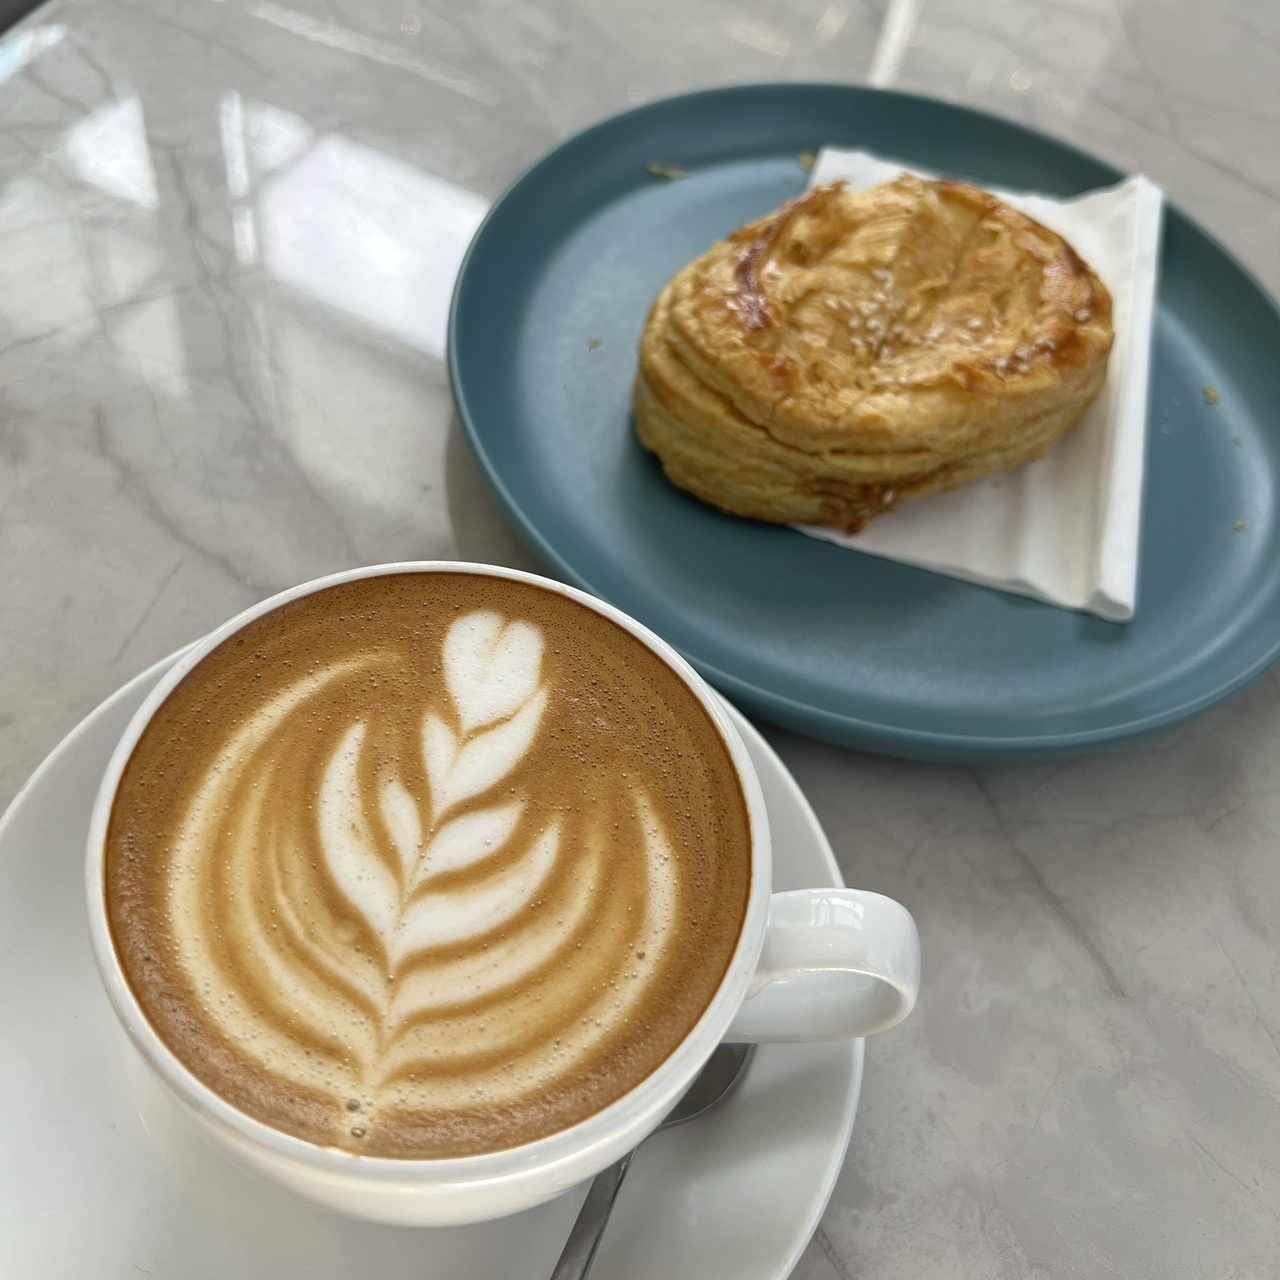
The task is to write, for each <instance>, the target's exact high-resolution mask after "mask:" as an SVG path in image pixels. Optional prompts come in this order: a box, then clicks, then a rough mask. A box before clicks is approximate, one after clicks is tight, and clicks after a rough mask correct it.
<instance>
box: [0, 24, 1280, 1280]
mask: <svg viewBox="0 0 1280 1280" xmlns="http://www.w3.org/2000/svg"><path fill="white" fill-rule="evenodd" d="M673 32H678V37H673ZM766 78H782V79H802V78H805V79H813V78H818V79H852V80H858V81H870V82H872V83H877V84H882V85H893V86H899V87H904V88H908V89H915V90H919V91H923V92H928V93H931V94H935V95H938V96H941V97H944V98H948V99H951V100H955V101H960V102H965V103H970V104H973V105H976V106H979V107H983V108H986V109H989V110H993V111H996V112H998V113H1000V114H1003V115H1005V116H1009V117H1012V118H1014V119H1017V120H1020V121H1024V122H1026V123H1028V124H1031V125H1034V126H1037V127H1039V128H1044V129H1047V130H1049V131H1050V132H1052V133H1055V134H1057V135H1060V136H1063V137H1066V138H1068V139H1071V140H1073V141H1075V142H1077V143H1080V144H1082V145H1084V146H1087V147H1089V148H1091V149H1093V150H1095V151H1098V152H1099V153H1101V154H1102V155H1104V156H1105V157H1106V158H1107V159H1109V160H1111V161H1112V162H1114V163H1115V164H1117V165H1119V166H1120V167H1122V168H1125V169H1141V170H1143V171H1145V172H1146V173H1148V174H1149V175H1150V176H1152V177H1153V178H1154V179H1155V180H1156V181H1157V182H1159V183H1160V184H1161V185H1162V186H1163V187H1164V188H1165V189H1166V191H1167V192H1168V193H1169V195H1170V197H1171V198H1172V199H1173V200H1175V201H1177V202H1178V203H1180V204H1183V205H1184V206H1186V207H1187V208H1188V209H1190V210H1191V211H1192V212H1193V214H1194V215H1195V216H1196V217H1197V218H1199V219H1200V220H1201V221H1203V222H1204V223H1205V224H1206V225H1207V226H1208V227H1209V228H1210V229H1211V230H1212V231H1214V232H1215V233H1216V234H1217V235H1219V236H1220V237H1221V238H1222V239H1223V240H1224V241H1225V242H1226V243H1227V244H1228V245H1229V246H1230V247H1231V248H1232V249H1233V250H1234V251H1235V252H1237V253H1238V254H1239V255H1240V256H1241V257H1242V258H1243V259H1244V261H1245V262H1246V263H1247V264H1248V265H1249V266H1250V267H1251V268H1252V269H1253V270H1254V271H1255V272H1256V273H1257V274H1258V275H1259V277H1260V278H1261V279H1262V280H1263V282H1264V283H1266V284H1267V285H1268V286H1269V287H1270V288H1272V289H1273V290H1280V237H1277V235H1276V234H1275V231H1276V226H1277V218H1278V217H1280V151H1277V149H1276V147H1275V146H1274V145H1273V142H1274V134H1275V132H1276V127H1277V124H1278V123H1280V92H1278V91H1277V88H1276V86H1277V84H1280V7H1277V6H1276V5H1274V4H1270V3H1267V2H1266V0H1226V2H1225V3H1223V4H1219V5H1202V6H1192V5H1187V4H1184V3H1181V2H1180V0H1063V2H1055V3H1050V2H1049V0H989V2H988V3H984V4H981V5H976V4H973V3H972V2H971V0H794V3H790V4H787V5H781V4H774V3H769V0H706V2H705V3H702V4H699V5H696V6H694V5H690V4H688V3H687V0H647V2H646V3H644V4H639V3H634V4H633V3H626V4H618V5H613V6H601V5H596V4H589V3H587V2H586V0H576V2H573V0H518V2H517V3H501V2H500V0H476V2H475V3H469V4H466V5H462V4H444V3H430V4H428V3H426V2H425V0H369V2H367V3H361V4H357V3H355V2H354V0H288V3H283V2H280V0H55V2H54V3H51V4H47V5H45V6H43V7H42V8H40V9H38V10H37V11H35V12H34V13H33V14H32V15H31V16H30V17H29V18H28V19H26V20H25V21H24V22H23V23H22V24H21V25H19V26H18V27H17V28H15V29H13V30H12V31H11V32H9V33H8V34H7V35H6V36H5V37H4V38H3V39H2V40H0V247H2V248H3V252H2V253H0V572H2V574H3V578H2V581H3V584H4V605H3V607H0V653H2V654H3V657H4V661H3V662H2V663H0V744H3V750H2V751H0V803H3V802H6V801H7V800H8V799H9V798H10V797H11V796H12V795H13V794H14V793H15V792H16V790H17V789H18V787H19V786H20V785H21V783H22V781H23V780H24V778H25V777H26V776H27V774H28V773H29V772H30V771H31V769H32V768H34V766H35V765H36V764H37V763H38V761H39V760H40V758H41V757H42V756H43V755H44V754H45V752H46V751H47V750H48V749H49V748H50V747H51V746H53V744H54V743H55V742H56V741H57V740H58V739H59V738H60V737H61V736H62V734H63V733H64V732H65V731H66V730H67V729H68V728H70V727H71V725H72V724H74V723H75V721H76V720H77V719H78V718H79V717H80V716H81V715H83V714H84V713H85V712H86V711H87V710H88V709H89V708H90V707H92V706H93V705H94V704H95V703H96V702H97V701H99V700H100V699H101V698H102V697H103V696H104V695H106V694H107V693H109V692H110V691H111V690H112V689H114V688H115V687H116V686H118V685H119V684H120V683H121V682H122V681H123V680H124V679H125V678H127V677H128V676H130V675H132V674H133V673H134V672H136V671H137V670H139V669H140V668H142V667H143V666H145V665H147V664H148V663H150V662H151V661H153V660H154V659H155V658H157V657H159V656H161V655H162V654H164V653H166V652H168V651H170V650H171V649H173V648H175V647H176V646H177V645H179V644H181V643H183V642H185V641H187V640H189V639H191V638H193V637H195V636H197V635H198V634H201V633H202V632H203V631H204V630H206V629H207V628H208V627H209V626H210V625H212V624H213V623H215V622H217V621H219V620H221V619H222V618H224V617H226V616H228V615H229V614H231V613H232V612H234V611H235V610H237V609H238V608H240V607H242V606H244V605H246V604H248V603H250V602H252V601H253V600H255V599H257V598H259V597H261V596H262V595H264V594H266V593H268V592H270V591H273V590H275V589H277V588H280V587H283V586H286V585H289V584H291V583H294V582H297V581H301V580H303V579H305V578H309V577H312V576H315V575H317V574H321V573H325V572H328V571H331V570H334V569H339V568H343V567H346V566H349V565H354V564H360V563H368V562H374V561H379V560H387V559H398V558H409V557H432V556H455V555H456V556H458V557H462V558H473V559H479V560H490V561H497V562H500V563H507V564H514V565H521V566H526V567H529V566H530V562H529V560H528V558H527V556H526V555H525V553H524V552H523V551H522V550H521V548H520V547H519V545H518V544H517V543H516V542H515V541H514V539H513V538H512V536H511V535H510V534H509V533H508V532H507V531H506V530H505V528H504V526H503V524H502V522H501V520H500V518H499V516H498V513H497V509H496V506H495V504H494V501H493V499H492V498H491V496H490V495H489V493H488V491H487V489H486V487H485V483H484V481H483V479H482V478H481V476H480V475H479V473H478V470H477V468H476V466H475V464H474V462H473V461H472V459H471V457H470V455H469V453H468V451H467V448H466V446H465V444H464V443H463V442H462V440H461V438H460V436H459V433H458V430H457V427H456V424H455V423H454V422H453V418H452V409H451V404H450V399H449V392H448V387H447V382H446V378H445V373H444V367H443V363H442V356H443V323H444V309H445V306H446V302H447V296H448V287H449V283H450V281H451V279H452V275H453V272H454V269H455V267H456V264H457V261H458V258H459V255H460V254H461V252H462V249H463V247H464V246H465V244H466V241H467V238H468V237H469V235H470V234H471V231H472V230H473V229H474V227H475V225H476V223H477V221H478V219H479V218H480V217H481V216H482V214H483V211H484V209H485V208H486V207H487V205H488V203H489V202H490V201H491V200H492V199H493V197H494V196H495V195H496V194H497V193H498V192H499V191H500V190H501V189H502V187H503V186H504V185H505V184H506V183H507V182H508V181H510V179H511V178H512V177H513V176H514V175H515V174H516V173H517V172H518V171H519V170H520V169H521V168H522V167H523V166H524V165H526V164H527V163H529V162H530V161H531V160H532V159H534V158H535V157H536V156H537V155H538V154H539V153H540V152H541V151H542V150H544V149H545V148H546V147H548V146H550V145H551V144H552V143H554V142H555V141H557V140H558V139H560V138H562V137H564V136H565V135H566V134H567V133H569V132H571V131H573V130H575V129H577V128H580V127H581V126H583V125H585V124H587V123H589V122H591V121H593V120H595V119H598V118H600V117H603V116H605V115H607V114H609V113H611V112H613V111H615V110H618V109H619V108H622V107H625V106H627V105H628V104H631V103H635V102H642V101H646V100H649V99H651V98H654V97H656V96H659V95H662V94H666V93H671V92H676V91H679V90H682V89H685V88H689V87H693V86H701V85H708V84H720V83H727V82H731V81H741V80H752V79H766ZM771 737H772V739H773V741H774V742H775V744H776V745H777V747H778V748H779V750H780V751H781V752H782V754H783V756H784V758H785V759H786V761H787V763H788V764H789V765H790V766H791V767H792V768H793V769H794V770H795V772H796V775H797V777H798V778H799V779H800V781H801V784H802V785H803V786H804V787H805V789H806V790H807V791H808V793H809V795H810V796H811V798H812V800H813V802H814V805H815V807H816V808H817V811H818V813H819V816H820V817H821V818H822V820H823V822H824V823H825V825H826V827H827V830H828V832H829V833H830V835H831V839H832V842H833V844H834V845H835V847H836V850H837V854H838V856H839V858H840V860H841V864H842V866H843V867H844V870H845V873H846V875H847V876H848V877H849V879H850V880H851V881H852V882H854V883H857V884H859V885H862V886H865V887H868V888H873V889H879V890H882V891H884V892H886V893H890V894H893V895H894V896H896V897H899V898H901V899H902V900H903V901H904V902H906V903H908V904H909V905H910V906H911V908H912V909H913V910H914V912H915V913H916V915H917V918H918V920H919V922H920V926H921V931H922V935H923V943H924V950H925V963H926V977H927V981H926V985H925V988H924V993H923V996H922V1001H921V1006H920V1009H919V1012H918V1013H917V1014H916V1016H915V1017H914V1018H913V1019H912V1020H911V1021H910V1022H909V1023H908V1024H907V1025H906V1026H904V1027H903V1028H901V1029H899V1030H898V1031H896V1032H894V1033H892V1034H890V1035H887V1036H885V1037H883V1038H882V1039H880V1040H878V1041H876V1042H875V1044H874V1045H873V1046H872V1048H871V1050H870V1052H869V1053H868V1058H867V1078H866V1086H865V1091H864V1095H863V1105H862V1110H861V1114H860V1118H859V1125H858V1130H857V1134H856V1137H855V1141H854V1145H853V1148H852V1150H851V1152H850V1154H849V1158H848V1161H847V1164H846V1166H845V1170H844V1173H843V1175H842V1177H841V1179H840V1181H839V1184H838V1185H837V1188H836V1191H835V1194H834V1196H833V1199H832V1201H831V1205H830V1207H829V1208H828V1210H827V1214H826V1217H825V1219H824V1223H823V1226H822V1229H821V1230H820V1232H819V1233H818V1235H817V1237H816V1238H815V1240H814V1242H813V1243H812V1245H811V1246H810V1248H809V1250H808V1251H807V1253H806V1254H805V1256H804V1259H803V1260H802V1262H801V1264H800V1267H799V1269H798V1271H797V1275H798V1276H799V1277H801V1280H833V1278H836V1280H851V1277H855V1276H856V1277H859V1280H879V1278H885V1280H888V1278H889V1277H894V1278H895V1280H896V1278H898V1277H903V1276H913V1277H930V1278H933V1277H938V1278H944V1280H951V1278H955V1280H970V1278H972V1280H979V1278H982V1280H986V1278H987V1277H1010V1278H1013V1277H1017V1278H1019V1280H1022V1278H1026V1277H1033V1278H1035V1280H1048V1278H1049V1277H1053V1278H1054V1280H1058V1278H1060V1277H1065V1278H1069V1277H1081V1278H1088V1280H1095V1278H1098V1277H1123V1278H1124V1280H1204V1278H1206V1277H1217V1278H1220V1280H1228V1278H1230V1280H1262V1278H1263V1277H1271V1276H1274V1275H1275V1274H1276V1268H1277V1259H1280V960H1278V959H1277V955H1278V954H1280V929H1278V927H1277V924H1276V921H1277V920H1278V919H1280V869H1278V868H1280V862H1278V861H1277V858H1276V854H1275V845H1276V840H1277V835H1278V833H1280V677H1276V676H1270V677H1267V678H1265V679H1263V680H1262V681H1260V682H1259V683H1257V684H1256V685H1254V686H1253V687H1252V688H1251V689H1250V690H1249V691H1247V692H1246V693H1245V694H1244V695H1242V696H1241V697H1238V698H1236V699H1235V700H1233V701H1231V702H1229V703H1228V704H1226V705H1224V706H1222V707H1220V708H1218V709H1216V710H1214V711H1212V712H1210V713H1208V714H1207V715H1204V716H1202V717H1200V718H1199V719H1197V720H1195V721H1193V722H1190V723H1188V724H1186V725H1184V726H1182V727H1181V728H1179V729H1177V730H1175V731H1172V732H1169V733H1166V734H1164V735H1162V736H1160V737H1157V738H1154V739H1151V740H1149V741H1146V742H1143V743H1140V744H1137V745H1134V746H1131V747H1126V748H1123V749H1120V750H1116V751H1112V752H1109V753H1107V754H1103V755H1098V756H1094V757H1087V758H1084V759H1080V760H1073V761H1055V762H1050V763H1042V764H1027V765H1020V766H989V767H984V768H981V769H977V770H964V769H949V768H941V767H925V766H917V765H905V764H900V763H894V762H890V761H884V760H876V759H871V758H868V757H863V756H858V755H854V754H851V753H845V752H840V751H836V750H833V749H831V748H828V747H824V746H821V745H818V744H815V743H811V742H808V741H805V740H803V739H801V738H798V737H793V736H790V735H787V734H784V733H780V732H775V733H772V734H771ZM142 1261H143V1264H144V1265H145V1258H144V1259H143V1260H142Z"/></svg>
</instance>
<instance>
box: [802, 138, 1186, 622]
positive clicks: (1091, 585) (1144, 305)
mask: <svg viewBox="0 0 1280 1280" xmlns="http://www.w3.org/2000/svg"><path fill="white" fill-rule="evenodd" d="M905 169H908V166H906V165H903V164H899V163H896V162H894V161H891V160H883V159H881V158H879V157H877V156H873V155H871V154H870V153H869V152H866V151H840V150H836V149H834V148H831V147H828V148H826V149H824V150H823V151H822V153H821V154H820V155H819V157H818V162H817V164H816V165H815V166H814V170H813V178H812V182H813V184H814V185H817V184H821V183H827V182H835V181H836V180H837V179H841V178H843V179H844V180H845V181H846V182H848V183H849V185H850V186H851V187H855V188H857V189H859V190H861V189H863V188H866V187H872V186H875V185H876V184H877V183H880V182H885V181H888V180H890V179H892V178H895V177H897V176H898V174H900V173H902V172H903V171H904V170H905ZM910 172H914V173H919V174H921V176H924V177H929V176H932V175H930V174H927V173H925V172H924V171H923V170H919V169H910ZM996 194H998V195H999V196H1001V198H1002V199H1004V200H1007V201H1008V202H1009V203H1010V204H1011V205H1013V206H1014V208H1016V209H1021V210H1022V211H1023V212H1024V213H1027V214H1029V215H1030V216H1031V217H1033V218H1035V219H1036V220H1037V221H1039V222H1042V223H1044V225H1045V226H1046V227H1049V228H1050V229H1051V230H1053V231H1056V232H1058V233H1059V234H1060V235H1062V236H1065V237H1066V238H1067V239H1068V240H1069V241H1070V242H1071V244H1072V245H1073V246H1074V247H1075V248H1076V250H1077V251H1078V252H1079V253H1080V255H1081V257H1083V258H1084V260H1085V261H1086V262H1088V263H1089V265H1090V266H1091V267H1093V269H1094V270H1095V271H1096V272H1097V273H1098V275H1099V276H1101V277H1102V280H1103V281H1104V283H1105V284H1106V286H1107V288H1108V289H1110V290H1111V297H1112V301H1113V303H1114V322H1115V333H1116V336H1115V345H1114V347H1113V348H1112V351H1111V363H1110V367H1109V369H1108V373H1107V381H1106V384H1105V386H1104V387H1103V389H1102V392H1101V394H1100V395H1099V396H1098V399H1097V400H1096V401H1095V402H1094V404H1093V406H1092V407H1091V408H1090V409H1089V412H1088V413H1087V415H1086V416H1085V418H1084V421H1083V422H1081V423H1080V425H1079V426H1077V427H1076V428H1075V430H1073V431H1072V432H1071V433H1070V434H1069V435H1068V436H1067V437H1066V438H1065V439H1064V440H1062V441H1060V442H1059V443H1058V444H1057V445H1055V446H1054V448H1053V449H1052V450H1051V452H1050V453H1049V454H1048V456H1047V457H1045V458H1042V459H1041V460H1040V461H1038V462H1032V463H1029V464H1028V465H1027V466H1025V467H1022V468H1020V469H1019V470H1017V471H1015V472H1011V473H1009V474H1006V475H1000V476H994V477H991V478H989V479H984V480H979V481H977V482H976V483H974V484H971V485H966V486H964V487H963V488H960V489H953V490H952V491H951V492H950V493H943V494H938V495H937V496H935V497H932V498H926V499H922V500H921V501H920V502H918V503H909V504H908V505H906V506H904V507H902V508H901V509H900V510H898V511H895V512H893V513H892V514H891V515H887V516H883V517H881V518H880V519H879V520H875V521H872V523H871V524H870V525H869V526H868V527H867V528H866V529H864V530H863V531H862V532H861V533H857V534H852V535H850V534H845V533H841V532H839V531H837V530H832V529H822V528H818V527H816V526H808V525H804V526H797V527H798V528H799V529H800V531H801V532H802V533H807V534H809V535H811V536H812V537H815V538H823V539H825V540H826V541H828V542H834V543H837V544H839V545H840V546H843V547H850V548H852V549H853V550H855V551H863V552H866V553H868V554H869V555H875V556H884V557H886V558H887V559H890V560H900V561H902V562H903V563H905V564H912V565H918V566H920V567H921V568H924V569H931V570H933V571H934V572H935V573H944V574H948V575H950V576H951V577H953V578H963V579H965V580H966V581H968V582H977V583H981V584H982V585H983V586H987V587H995V588H997V589H998V590H1000V591H1012V592H1016V593H1017V594H1019V595H1026V596H1034V597H1035V598H1036V599H1038V600H1044V601H1047V602H1048V603H1049V604H1055V605H1060V606H1062V607H1063V608H1066V609H1084V610H1087V611H1088V612H1090V613H1096V614H1097V615H1098V616H1099V617H1102V618H1106V619H1108V620H1109V621H1111V622H1127V621H1128V620H1129V619H1130V618H1132V617H1133V610H1134V600H1135V596H1136V588H1137V577H1138V522H1139V518H1140V515H1141V510H1142V468H1143V455H1144V453H1145V447H1146V423H1147V369H1148V365H1149V363H1150V354H1151V325H1152V320H1153V307H1154V302H1155V286H1156V267H1157V259H1158V255H1159V249H1160V219H1161V212H1162V204H1163V195H1162V193H1161V191H1160V188H1159V187H1157V186H1156V185H1155V184H1154V183H1152V182H1150V181H1149V180H1148V179H1146V178H1143V177H1136V178H1129V179H1128V180H1127V181H1125V182H1122V183H1120V184H1119V185H1118V186H1115V187H1109V188H1105V189H1102V190H1099V191H1093V192H1090V193H1089V194H1087V195H1083V196H1077V197H1076V198H1074V199H1071V200H1056V199H1053V198H1051V197H1049V196H1041V195H1027V194H1017V193H1011V192H1007V191H999V192H997V193H996Z"/></svg>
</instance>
